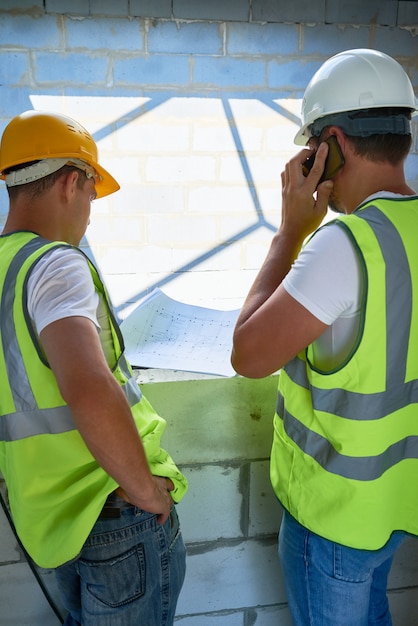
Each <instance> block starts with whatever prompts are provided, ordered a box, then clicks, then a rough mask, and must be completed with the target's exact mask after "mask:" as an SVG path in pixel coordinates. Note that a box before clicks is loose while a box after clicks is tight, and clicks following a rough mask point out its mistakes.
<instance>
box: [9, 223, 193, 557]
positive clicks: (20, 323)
mask: <svg viewBox="0 0 418 626" xmlns="http://www.w3.org/2000/svg"><path fill="white" fill-rule="evenodd" d="M58 246H64V247H71V246H69V245H68V244H66V243H57V242H51V241H48V240H46V239H43V238H42V237H39V236H38V235H36V234H34V233H30V232H16V233H12V234H9V235H3V236H1V237H0V258H1V265H0V294H1V302H0V332H1V345H0V471H1V472H2V474H3V476H4V479H5V481H6V484H7V487H8V494H9V503H10V508H11V512H12V516H13V520H14V524H15V526H16V530H17V533H18V535H19V538H20V540H21V541H22V543H23V545H24V547H25V549H26V550H27V552H28V553H29V555H30V556H31V557H32V559H33V560H34V561H35V562H36V563H37V564H38V565H40V566H41V567H45V568H53V567H57V566H59V565H61V564H63V563H65V562H67V561H69V560H71V559H73V558H75V557H76V556H77V555H78V554H79V552H80V550H81V548H82V546H83V544H84V542H85V540H86V538H87V536H88V535H89V533H90V531H91V529H92V527H93V525H94V523H95V522H96V520H97V518H98V515H99V513H100V511H101V509H102V507H103V504H104V502H105V500H106V498H107V496H108V495H109V493H111V492H112V491H113V490H114V489H115V488H116V486H117V485H116V483H115V481H114V480H113V479H112V478H111V477H110V476H109V475H108V474H107V473H106V472H105V471H104V470H103V469H102V467H101V466H100V465H99V464H98V463H97V462H96V460H95V459H94V458H93V456H92V455H91V453H90V452H89V450H88V449H87V447H86V445H85V443H84V441H83V439H82V438H81V436H80V434H79V432H78V431H77V429H76V428H75V425H74V422H73V419H72V416H71V412H70V410H69V408H68V406H67V405H66V403H65V402H64V400H63V398H62V396H61V394H60V391H59V388H58V385H57V382H56V379H55V376H54V374H53V373H52V371H51V369H50V367H49V366H48V363H47V362H46V359H45V357H44V355H43V353H42V348H41V346H40V345H39V341H38V339H37V337H36V334H35V332H34V330H33V327H32V324H31V320H30V318H29V314H28V310H27V290H26V285H27V281H28V278H29V275H30V272H31V270H32V269H33V268H34V266H35V265H36V263H37V262H38V261H39V259H40V258H41V257H42V256H43V255H44V254H45V253H46V252H48V251H49V250H51V249H52V248H56V247H58ZM77 250H78V252H79V253H80V254H83V253H82V251H81V250H79V249H78V248H77ZM84 256H85V255H84ZM86 262H88V265H89V268H90V271H91V274H92V277H93V281H94V285H95V289H96V291H97V292H98V294H99V295H100V296H101V297H102V298H103V301H104V302H105V305H106V307H107V311H108V317H109V322H110V328H111V333H112V337H113V343H114V350H115V362H114V363H110V364H109V366H110V367H111V369H112V371H113V374H114V376H115V378H116V379H117V381H118V382H119V384H120V385H121V388H122V389H123V391H124V393H125V396H126V398H127V399H128V402H129V404H130V406H131V410H132V414H133V417H134V419H135V422H136V425H137V427H138V431H139V434H140V436H141V438H142V442H143V445H144V449H145V453H146V456H147V459H148V463H149V466H150V469H151V472H152V473H153V474H155V475H159V476H166V477H169V478H171V480H172V481H173V483H174V485H175V489H174V491H173V492H172V495H173V499H174V500H175V501H176V502H179V501H180V500H181V498H182V497H183V495H184V494H185V492H186V490H187V480H186V478H185V477H184V476H183V474H182V473H181V472H180V471H179V469H178V468H177V467H176V465H175V464H174V462H173V460H172V459H171V457H170V456H169V455H168V453H167V452H166V451H165V450H163V449H162V448H161V447H160V441H161V436H162V434H163V432H164V429H165V425H166V422H165V420H164V419H163V418H161V417H160V416H159V415H158V414H157V413H156V412H155V411H154V409H153V408H152V407H151V405H150V404H149V402H148V401H147V400H146V398H145V397H144V396H143V395H142V393H141V390H140V388H139V386H138V384H137V383H136V381H135V379H134V377H133V375H132V370H131V367H130V365H129V363H128V362H127V360H126V358H125V356H124V353H123V352H124V344H123V338H122V335H121V332H120V329H119V326H118V324H117V322H116V320H115V318H114V316H113V313H112V311H111V306H110V304H109V298H108V296H107V293H106V290H105V287H104V285H103V283H102V281H101V279H100V277H99V274H98V272H97V270H96V268H95V267H94V265H93V264H92V263H91V261H90V260H89V259H88V258H87V257H86ZM74 339H75V340H76V338H74Z"/></svg>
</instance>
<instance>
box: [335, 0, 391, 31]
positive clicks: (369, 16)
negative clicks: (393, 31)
mask: <svg viewBox="0 0 418 626" xmlns="http://www.w3.org/2000/svg"><path fill="white" fill-rule="evenodd" d="M397 5H398V2H393V1H392V0H384V1H383V2H382V0H369V1H368V2H364V0H351V1H350V2H345V1H344V0H339V1H338V2H327V3H326V9H325V21H326V22H328V23H330V24H356V25H357V24H379V25H388V26H395V25H396V16H397V10H398V6H397Z"/></svg>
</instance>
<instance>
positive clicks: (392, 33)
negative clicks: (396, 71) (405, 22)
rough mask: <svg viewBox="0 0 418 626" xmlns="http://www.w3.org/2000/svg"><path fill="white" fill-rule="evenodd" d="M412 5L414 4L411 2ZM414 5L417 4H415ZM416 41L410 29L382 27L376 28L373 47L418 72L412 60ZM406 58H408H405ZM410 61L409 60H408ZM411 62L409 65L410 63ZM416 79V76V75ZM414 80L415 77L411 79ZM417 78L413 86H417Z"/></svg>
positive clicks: (406, 67)
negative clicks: (413, 43)
mask: <svg viewBox="0 0 418 626" xmlns="http://www.w3.org/2000/svg"><path fill="white" fill-rule="evenodd" d="M411 4H412V2H411ZM414 4H416V3H415V2H414ZM412 41H415V40H414V35H413V34H412V33H411V31H410V30H409V29H408V28H389V27H386V28H385V27H382V28H376V31H375V34H374V38H373V47H374V48H375V49H376V50H380V51H381V52H386V54H389V55H390V56H393V57H394V58H395V59H398V60H399V61H400V63H401V65H405V69H406V70H408V65H409V66H410V71H411V72H413V71H415V72H416V69H415V63H414V62H413V60H412V59H411V58H410V55H411V45H412V44H411V42H412ZM405 57H406V58H405ZM406 59H408V60H406ZM408 61H409V63H408ZM415 77H416V74H415ZM411 78H412V79H414V76H412V77H411ZM415 82H416V78H415V81H414V83H413V84H415Z"/></svg>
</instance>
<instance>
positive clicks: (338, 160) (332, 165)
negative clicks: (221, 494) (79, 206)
mask: <svg viewBox="0 0 418 626" xmlns="http://www.w3.org/2000/svg"><path fill="white" fill-rule="evenodd" d="M326 142H327V144H328V146H329V148H328V154H327V158H326V161H325V167H324V171H323V173H322V176H321V178H320V180H319V182H318V185H319V183H322V182H323V181H324V180H329V179H330V178H332V177H333V176H335V174H336V173H337V172H338V170H339V169H341V168H342V166H343V165H344V163H345V161H344V157H343V153H342V152H341V148H340V146H339V145H338V141H337V138H336V136H335V135H331V136H330V137H328V139H327V140H326ZM314 161H315V153H314V154H312V155H311V156H309V157H308V158H307V159H306V161H304V162H303V163H302V172H303V175H304V176H307V175H308V174H309V172H310V171H311V169H312V165H313V164H314Z"/></svg>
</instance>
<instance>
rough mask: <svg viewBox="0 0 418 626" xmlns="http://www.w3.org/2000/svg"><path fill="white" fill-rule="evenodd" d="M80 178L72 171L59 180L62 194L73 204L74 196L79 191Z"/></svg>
mask: <svg viewBox="0 0 418 626" xmlns="http://www.w3.org/2000/svg"><path fill="white" fill-rule="evenodd" d="M78 176H79V174H78V172H77V171H75V170H72V171H71V172H68V173H66V174H64V175H63V176H61V178H60V179H59V180H60V183H61V190H62V193H63V195H64V198H65V200H66V201H67V202H71V200H72V199H73V196H74V194H75V191H76V189H77V180H78Z"/></svg>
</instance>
